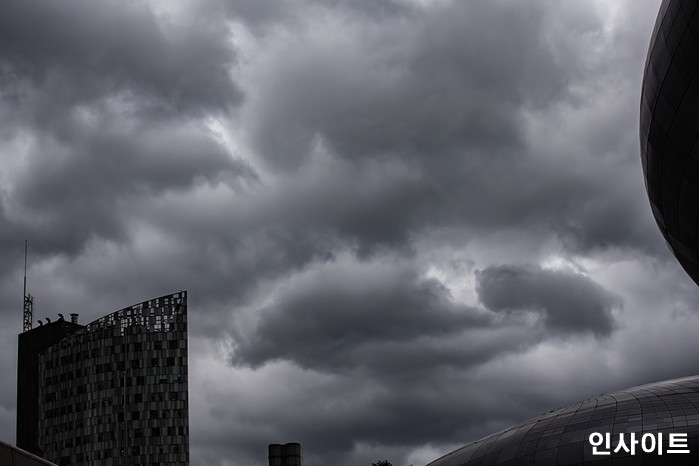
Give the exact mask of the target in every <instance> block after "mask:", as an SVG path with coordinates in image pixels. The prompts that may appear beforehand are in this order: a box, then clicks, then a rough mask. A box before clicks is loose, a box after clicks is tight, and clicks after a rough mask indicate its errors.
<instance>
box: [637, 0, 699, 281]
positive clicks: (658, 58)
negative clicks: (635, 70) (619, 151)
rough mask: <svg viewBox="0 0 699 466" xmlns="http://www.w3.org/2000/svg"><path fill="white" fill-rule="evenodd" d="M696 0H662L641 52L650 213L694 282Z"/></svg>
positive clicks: (698, 192) (698, 96) (698, 163)
mask: <svg viewBox="0 0 699 466" xmlns="http://www.w3.org/2000/svg"><path fill="white" fill-rule="evenodd" d="M698 8H699V0H665V1H663V3H662V5H661V7H660V12H659V14H658V18H657V20H656V22H655V27H654V29H653V34H652V38H651V42H650V47H649V49H648V56H647V58H646V66H645V71H644V76H643V88H642V96H641V109H640V115H641V119H640V120H641V121H640V140H641V161H642V164H643V173H644V176H645V181H646V190H647V191H648V197H649V199H650V205H651V208H652V211H653V216H654V217H655V220H656V222H657V224H658V227H659V228H660V231H661V232H662V234H663V236H664V237H665V240H666V242H667V244H668V246H669V247H670V249H671V250H672V252H673V254H674V255H675V257H677V259H678V260H679V262H680V264H681V265H682V267H683V268H684V269H685V271H686V272H687V273H688V274H689V276H690V277H692V279H693V280H694V281H695V282H696V283H698V284H699V254H698V251H699V246H698V244H699V243H698V239H699V235H698V234H697V226H698V221H699V145H698V144H697V136H698V135H699V74H698V73H697V70H699V14H698V11H697V10H698Z"/></svg>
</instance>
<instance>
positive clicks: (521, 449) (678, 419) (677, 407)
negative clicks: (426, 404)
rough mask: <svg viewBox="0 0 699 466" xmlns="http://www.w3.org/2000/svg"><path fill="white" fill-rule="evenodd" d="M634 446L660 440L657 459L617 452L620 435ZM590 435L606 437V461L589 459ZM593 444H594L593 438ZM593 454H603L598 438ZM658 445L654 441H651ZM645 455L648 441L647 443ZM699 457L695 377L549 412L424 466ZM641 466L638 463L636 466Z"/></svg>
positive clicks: (598, 461)
mask: <svg viewBox="0 0 699 466" xmlns="http://www.w3.org/2000/svg"><path fill="white" fill-rule="evenodd" d="M632 432H633V433H634V434H635V435H636V436H637V437H636V438H637V440H639V441H640V440H641V436H642V435H643V434H647V433H652V434H653V435H654V436H655V438H656V439H657V438H658V437H657V436H658V435H659V434H662V437H661V438H662V442H663V446H662V453H663V454H662V455H661V456H659V455H658V451H657V444H656V446H655V448H654V451H652V452H644V451H643V450H642V446H641V444H640V443H639V444H637V445H636V446H635V448H636V450H635V455H633V456H632V455H631V452H630V451H629V452H626V451H625V450H624V449H623V448H621V449H620V450H619V452H617V453H614V450H615V449H616V448H617V447H618V446H619V435H620V434H622V435H623V436H624V441H625V445H626V446H627V447H629V448H630V445H631V433H632ZM594 433H600V434H603V433H610V434H611V436H610V439H611V441H610V448H609V449H608V451H609V452H610V454H609V455H601V454H598V455H594V454H593V450H592V445H591V443H590V441H589V439H590V435H591V434H594ZM671 433H674V434H677V433H683V434H685V433H686V434H687V436H686V442H685V444H686V448H685V449H687V450H689V451H690V452H689V453H688V454H687V453H669V452H668V451H667V450H668V445H669V435H670V434H671ZM594 440H595V442H596V443H597V440H598V438H597V437H595V439H594ZM599 440H601V441H602V442H601V445H600V446H599V447H598V452H602V451H604V450H605V448H604V447H605V441H604V438H603V437H601V438H599ZM656 441H657V440H656ZM646 447H647V450H648V449H650V439H647V442H646ZM697 454H699V376H694V377H687V378H684V379H675V380H668V381H665V382H657V383H651V384H648V385H641V386H638V387H634V388H629V389H626V390H621V391H618V392H614V393H610V394H608V395H600V396H597V397H594V398H590V399H589V400H585V401H581V402H579V403H576V404H574V405H570V406H568V407H565V408H561V409H558V410H556V411H551V412H550V413H547V414H543V415H541V416H539V417H536V418H534V419H531V420H529V421H526V422H523V423H521V424H518V425H516V426H513V427H510V428H509V429H505V430H502V431H500V432H497V433H495V434H492V435H489V436H488V437H485V438H483V439H481V440H478V441H477V442H474V443H471V444H469V445H466V446H465V447H462V448H460V449H458V450H455V451H453V452H451V453H449V454H448V455H445V456H443V457H441V458H439V459H438V460H436V461H433V462H431V463H430V464H429V465H428V466H466V465H469V466H472V465H503V466H504V465H522V464H543V465H548V464H557V465H583V464H594V465H598V466H602V465H612V464H615V465H617V464H678V465H679V464H688V460H690V459H694V458H696V456H697ZM641 461H642V463H641Z"/></svg>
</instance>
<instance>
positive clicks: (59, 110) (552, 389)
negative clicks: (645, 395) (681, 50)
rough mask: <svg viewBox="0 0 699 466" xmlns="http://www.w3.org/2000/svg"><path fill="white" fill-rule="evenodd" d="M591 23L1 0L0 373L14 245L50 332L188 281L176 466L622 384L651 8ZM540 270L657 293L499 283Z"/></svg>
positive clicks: (539, 281) (339, 3) (256, 458)
mask: <svg viewBox="0 0 699 466" xmlns="http://www.w3.org/2000/svg"><path fill="white" fill-rule="evenodd" d="M651 1H652V0H651ZM597 3H600V2H595V6H592V5H593V4H592V3H591V2H557V1H548V0H525V1H501V0H494V1H478V0H474V1H436V2H418V1H398V0H396V1H391V0H381V1H363V0H362V1H345V0H332V1H320V0H318V1H315V0H308V1H305V0H290V1H284V2H260V1H250V0H231V1H225V2H224V1H220V2H187V1H184V2H170V1H169V0H165V1H163V2H153V4H152V5H150V4H147V3H143V2H139V1H135V2H131V1H127V2H113V1H104V2H89V1H87V0H81V1H78V0H66V1H61V2H49V3H46V4H44V3H41V5H39V2H36V1H29V2H17V1H10V2H6V5H4V7H3V12H2V15H0V104H1V105H0V142H1V143H2V144H3V146H2V148H3V149H2V151H1V152H0V154H2V157H3V159H4V160H3V162H7V163H4V164H3V165H2V166H1V167H0V180H2V186H0V248H2V250H1V251H0V252H1V253H2V255H3V256H2V257H3V259H5V260H3V261H2V264H0V268H2V272H1V273H2V275H1V276H2V281H0V290H3V291H2V296H1V297H0V303H1V304H2V305H3V307H2V309H3V312H4V315H8V316H14V317H13V318H15V319H16V320H17V323H16V324H14V327H12V328H10V326H7V327H6V328H5V330H4V331H5V332H6V333H5V337H6V338H5V339H6V341H9V342H10V343H8V345H10V346H7V348H8V349H7V351H3V352H2V354H5V356H6V357H5V359H4V360H3V361H4V362H3V364H4V366H3V368H4V369H5V371H6V372H8V373H10V372H12V370H11V369H8V367H10V366H11V365H12V364H14V363H15V362H16V358H14V357H13V356H12V354H11V353H12V352H11V344H13V343H12V342H13V341H15V338H16V335H15V334H14V333H15V330H13V329H14V328H20V326H21V321H20V317H21V316H20V314H19V313H18V312H17V306H18V303H17V296H18V289H20V288H21V269H22V242H23V240H24V239H25V238H29V239H30V277H31V280H30V288H31V290H30V291H31V292H32V293H33V294H37V295H39V296H38V299H37V302H38V303H39V306H40V309H41V312H40V313H41V315H54V314H55V312H63V313H66V312H72V311H70V310H71V309H76V308H79V309H83V311H81V319H83V317H84V318H85V319H86V320H87V319H89V318H97V317H99V316H101V315H104V314H106V313H108V312H110V311H113V310H115V309H119V308H121V307H123V306H126V305H129V304H132V303H133V302H138V300H142V299H148V298H150V297H153V296H156V295H159V294H164V293H168V292H172V291H175V290H177V289H179V288H185V289H188V290H189V293H190V294H189V296H190V309H191V313H190V344H191V345H190V358H191V359H190V374H191V376H190V384H191V385H190V389H191V391H190V395H191V404H190V409H191V411H190V419H191V421H192V429H191V432H192V451H193V455H192V459H193V464H194V463H197V462H198V463H202V464H212V465H217V464H218V465H221V464H224V463H225V461H226V459H225V458H232V457H235V458H239V459H240V462H241V463H245V464H255V463H256V462H257V463H260V464H262V463H264V459H265V455H266V453H265V447H266V444H267V443H270V442H277V441H282V442H284V441H293V440H301V441H302V443H303V444H304V448H305V453H306V462H307V463H308V464H309V466H314V465H319V464H336V465H338V466H350V465H356V464H369V463H370V461H376V460H377V459H379V458H381V457H388V458H389V459H391V460H392V461H393V464H403V463H405V464H408V463H409V462H414V463H415V464H419V461H416V460H410V461H409V460H408V454H409V452H410V451H411V450H412V451H414V450H417V449H420V448H424V447H425V446H431V447H432V448H436V449H437V450H439V451H442V450H443V449H445V448H446V446H448V445H451V444H458V443H465V442H467V441H470V440H473V439H475V438H478V437H480V436H482V435H485V434H487V433H489V432H491V431H494V430H498V429H499V428H504V427H506V426H507V425H510V424H513V423H515V422H518V421H521V420H523V419H524V418H527V417H530V416H533V415H535V414H541V413H542V412H543V411H548V410H549V409H552V408H554V407H558V406H561V405H563V404H567V403H570V402H573V401H576V400H577V399H582V398H584V397H586V396H589V395H590V390H592V391H593V393H597V392H598V391H599V390H600V388H599V387H600V386H604V387H608V388H609V389H612V388H621V387H623V386H624V385H629V384H627V383H625V382H626V381H628V376H627V372H625V371H627V370H628V369H627V368H628V367H631V366H633V364H631V365H629V364H627V362H628V361H629V360H634V361H635V360H645V359H641V358H636V355H635V354H631V355H628V354H626V355H625V356H624V357H621V356H619V355H620V354H624V353H623V351H624V350H620V349H619V348H618V347H617V346H615V345H618V346H623V347H625V348H626V347H627V346H628V344H627V343H624V340H623V339H620V338H621V337H620V335H622V336H626V338H629V339H632V338H633V339H634V340H638V339H637V334H634V335H630V336H629V334H628V332H626V328H625V327H622V326H620V327H619V328H618V329H617V327H616V322H615V321H614V319H613V318H612V311H613V310H614V311H615V314H614V315H616V311H617V310H618V311H619V313H620V314H622V315H623V316H624V317H627V316H633V319H629V320H628V321H629V322H633V323H634V325H635V324H638V325H639V329H640V330H639V332H643V329H644V328H647V327H643V325H645V324H644V322H645V321H644V318H643V316H644V315H645V314H644V312H647V309H646V308H645V307H644V306H646V304H645V303H642V302H641V304H639V305H634V306H630V305H627V307H625V308H624V309H620V306H621V304H620V303H621V302H622V301H621V298H618V297H616V296H615V295H613V294H611V293H610V292H608V291H606V290H608V289H609V290H612V289H613V290H614V291H615V292H616V291H617V286H618V285H620V286H618V288H619V289H620V290H622V291H619V293H621V294H623V293H626V294H624V295H623V296H624V302H627V303H628V302H629V301H628V298H629V295H630V294H634V293H636V291H634V290H636V289H637V288H643V289H644V291H646V292H647V290H648V288H649V287H648V286H646V285H647V284H648V283H651V282H655V279H654V277H653V276H652V274H651V272H652V271H653V270H655V268H656V267H657V269H658V270H659V271H658V272H657V273H658V274H660V275H662V277H664V279H665V282H664V283H666V284H667V283H669V282H672V283H674V282H676V281H677V280H675V278H676V275H672V276H670V275H668V274H667V273H666V271H664V269H663V267H665V266H666V264H667V261H668V260H669V258H668V256H667V251H666V250H665V249H664V247H663V245H662V239H661V237H660V235H659V233H658V232H657V229H656V227H655V225H654V224H653V220H652V216H651V215H650V211H649V210H648V203H647V199H646V197H645V192H644V191H643V184H642V178H641V171H640V163H639V161H638V155H637V144H638V140H637V139H638V138H637V123H636V122H637V117H636V116H634V112H636V111H637V108H638V96H637V92H636V89H637V88H638V86H639V85H640V78H639V79H637V78H636V77H635V76H637V75H638V74H639V73H640V70H641V68H642V61H643V57H644V54H645V50H642V49H644V47H645V43H644V42H645V41H647V38H648V37H649V33H650V31H649V30H648V31H647V34H648V36H647V35H646V32H645V31H641V29H642V26H639V24H641V23H643V21H644V20H643V18H644V15H645V13H647V11H645V12H644V11H642V10H644V8H645V10H648V11H650V10H653V9H654V8H655V7H656V6H655V5H652V7H650V8H649V7H648V4H649V2H648V1H646V2H645V3H644V5H645V7H641V6H639V5H640V4H641V3H643V2H640V1H639V2H634V3H633V5H631V4H630V3H629V5H628V6H633V8H628V9H627V10H633V11H632V12H629V11H626V10H624V8H621V10H622V11H624V14H623V15H619V16H618V18H616V19H615V20H614V21H615V22H612V23H610V22H609V21H607V20H606V19H605V17H604V15H605V14H607V13H608V12H607V11H606V10H605V9H604V8H602V7H598V6H597ZM151 6H152V8H151ZM622 6H623V5H622ZM631 15H634V16H631ZM650 16H651V17H650V19H648V20H647V22H648V23H651V22H652V19H653V18H654V12H652V13H651V15H650ZM627 18H630V19H627ZM610 25H611V26H610ZM229 26H231V28H230V29H229ZM609 27H612V29H613V31H612V32H613V34H614V35H613V36H607V33H608V28H609ZM625 31H632V33H631V36H628V35H625V34H626V32H625ZM639 31H641V32H639ZM639 44H641V45H639ZM619 54H621V55H622V56H619ZM212 128H223V130H222V131H223V132H226V131H228V132H227V133H226V134H225V135H222V134H219V133H218V131H219V130H218V129H215V130H212ZM222 136H226V137H227V138H226V137H222ZM238 151H239V152H238ZM663 254H665V255H663ZM551 257H554V258H560V259H562V260H563V261H566V262H573V263H576V261H578V260H580V261H589V262H592V263H596V264H599V263H602V264H605V265H609V266H610V267H613V266H616V265H617V262H616V261H617V260H619V261H622V262H623V261H629V263H630V264H631V265H628V269H624V270H633V269H634V267H642V268H643V270H644V271H647V273H648V274H649V275H648V277H646V278H644V280H646V281H643V280H640V281H637V282H636V281H634V280H636V279H637V277H635V276H634V275H635V274H633V273H629V274H619V276H612V274H607V275H604V273H605V272H604V270H603V271H602V272H600V269H604V268H605V267H604V266H598V267H597V269H596V273H597V275H595V274H593V273H592V272H591V278H586V277H583V276H580V275H575V274H572V273H567V272H560V271H552V270H546V269H542V268H540V267H539V266H536V265H531V266H499V267H498V266H493V267H488V265H489V264H493V263H502V264H511V263H523V262H524V263H527V262H531V263H544V262H545V261H546V260H547V259H549V258H551ZM495 258H497V260H496V259H495ZM458 261H464V262H468V263H469V264H470V265H469V266H468V267H461V268H459V267H452V266H451V264H452V262H458ZM605 261H606V262H605ZM634 261H637V262H634ZM486 267H487V268H486ZM477 268H480V269H484V270H483V271H482V272H480V273H479V275H478V276H477V280H476V283H477V289H474V288H473V278H474V275H473V269H477ZM652 273H656V272H652ZM677 273H679V272H677ZM600 274H601V275H603V276H604V277H605V278H604V279H602V278H600V276H599V275H600ZM627 276H628V277H631V278H628V277H627ZM428 277H431V278H428ZM435 277H436V278H435ZM668 277H670V278H668ZM688 283H689V282H688ZM668 289H671V290H672V293H674V294H675V295H680V294H681V295H682V296H684V297H685V299H674V298H673V299H667V298H665V297H661V296H660V295H659V294H658V295H657V296H656V297H657V302H655V301H653V307H654V308H657V309H665V308H672V307H673V306H675V303H677V302H681V303H684V304H683V306H686V307H687V308H690V307H691V303H693V302H694V301H693V300H692V299H687V298H686V296H689V295H691V293H692V290H694V288H692V289H691V290H689V289H685V288H682V287H674V288H668ZM629 290H631V291H629ZM474 293H477V294H474ZM477 298H480V299H481V302H482V303H483V304H484V305H485V306H486V307H487V309H483V308H479V307H478V305H477ZM639 301H643V300H639ZM86 303H91V304H90V306H86ZM634 304H637V303H636V302H635V301H634ZM630 308H632V309H630ZM657 309H653V313H655V312H656V311H657ZM520 311H522V312H520ZM88 313H91V314H90V315H89V316H88ZM639 315H640V316H641V317H639ZM532 317H534V318H532ZM684 318H685V317H682V319H684ZM655 319H656V316H655V314H653V320H655ZM10 320H11V319H10ZM625 322H626V321H625ZM678 322H685V321H684V320H681V319H680V318H679V317H678ZM666 323H667V325H668V326H670V327H671V325H672V321H671V320H668V321H667V322H666ZM629 325H630V324H629ZM678 325H680V324H678ZM694 328H695V327H694ZM613 330H615V331H613ZM624 332H626V333H624ZM687 333H690V332H687ZM571 334H575V335H576V338H575V339H574V341H575V342H576V343H575V344H576V345H578V344H579V345H580V348H584V349H580V350H579V351H580V352H583V351H584V352H587V353H589V354H584V355H582V356H580V357H579V359H576V358H577V357H578V354H577V353H578V349H576V348H577V346H576V347H575V348H572V347H571V348H568V347H563V346H564V344H563V341H564V340H565V342H566V344H567V342H568V341H569V340H571V339H561V338H560V336H561V335H564V336H570V335H571ZM593 336H605V337H608V338H597V339H595V338H593ZM683 341H684V340H683ZM687 341H691V340H689V339H688V340H687ZM676 346H677V350H676V351H675V353H673V354H680V350H681V349H682V348H683V347H684V346H683V344H682V343H681V342H679V341H678V342H677V345H676ZM3 348H4V347H3ZM630 348H631V349H632V350H633V351H631V353H633V352H635V351H640V349H639V348H638V347H637V346H634V345H631V346H630ZM655 350H656V348H654V351H655ZM665 350H666V348H663V349H662V351H661V350H659V349H658V350H657V352H658V355H657V360H661V359H662V357H663V355H665V354H666V353H665ZM626 351H627V353H629V351H628V349H627V350H626ZM553 353H555V354H556V356H557V357H556V358H552V357H551V354H553ZM571 354H572V355H571ZM8 355H9V356H8ZM561 355H564V356H567V357H568V358H569V359H571V360H572V361H573V363H570V364H566V365H565V367H563V365H561V363H560V361H559V356H561ZM617 357H618V358H621V362H620V363H619V364H620V365H624V364H625V366H624V367H622V368H621V369H620V368H619V367H613V363H612V362H610V361H615V360H616V359H615V358H617ZM593 358H596V359H593ZM624 358H626V359H624ZM654 360H655V359H654ZM194 361H196V362H194ZM600 361H603V362H604V363H601V362H600ZM604 364H610V367H605V366H604ZM673 364H674V363H673ZM569 367H575V372H574V373H571V371H570V370H569V369H568V368H569ZM673 367H675V368H676V367H678V366H677V365H676V364H675V365H674V366H673ZM681 367H689V366H688V365H687V364H685V365H684V366H681ZM585 368H587V370H588V371H589V372H588V373H589V375H590V376H589V377H585V378H584V379H585V381H586V382H585V383H581V382H580V381H579V380H580V379H581V377H579V373H578V372H579V371H580V370H583V369H585ZM643 370H645V371H646V372H643V371H641V370H640V369H638V373H639V374H640V373H642V374H644V375H645V374H648V373H649V372H648V371H650V369H648V368H647V367H645V368H644V369H643ZM669 371H670V369H668V372H667V373H670V372H669ZM665 373H666V372H663V374H665ZM600 374H601V375H600ZM601 379H604V381H602V382H600V380H601ZM638 382H643V380H639V381H638ZM612 383H618V384H619V386H614V387H612V386H608V385H604V384H612ZM585 384H588V385H585ZM6 385H7V384H5V385H0V389H1V390H2V391H3V393H4V394H5V395H4V396H3V397H2V399H0V406H7V407H11V406H12V404H13V402H12V401H8V400H12V399H14V393H10V392H12V388H11V387H10V388H7V387H6ZM0 416H4V417H2V419H5V418H8V419H9V418H11V417H12V416H11V413H9V414H8V413H3V412H0ZM7 425H8V426H10V427H9V428H7V429H6V430H5V431H4V432H0V434H2V435H0V437H2V438H12V433H11V432H10V431H9V430H8V429H11V428H12V427H11V426H12V424H11V423H7ZM384 452H385V453H386V454H384ZM443 452H445V451H443ZM389 453H390V456H389ZM436 456H438V455H436ZM436 456H434V457H436ZM434 457H431V458H425V461H424V462H427V460H428V459H434Z"/></svg>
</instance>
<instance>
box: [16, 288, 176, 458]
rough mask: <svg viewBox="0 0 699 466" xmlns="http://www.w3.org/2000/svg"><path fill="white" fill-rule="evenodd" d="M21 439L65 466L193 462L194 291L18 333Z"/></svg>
mask: <svg viewBox="0 0 699 466" xmlns="http://www.w3.org/2000/svg"><path fill="white" fill-rule="evenodd" d="M17 446H18V447H19V448H22V449H25V450H27V451H30V452H40V453H42V454H43V457H44V458H46V459H48V460H50V461H52V462H54V463H56V464H58V465H61V466H62V465H101V466H118V465H168V466H186V465H188V464H189V410H188V389H187V292H186V291H180V292H178V293H174V294H171V295H167V296H162V297H160V298H156V299H152V300H149V301H144V302H142V303H140V304H136V305H133V306H130V307H127V308H125V309H121V310H119V311H116V312H114V313H112V314H109V315H107V316H105V317H102V318H101V319H98V320H96V321H94V322H92V323H89V324H87V325H84V326H83V325H80V324H78V322H77V314H73V315H71V321H70V322H68V321H65V320H63V319H60V320H58V321H56V322H50V323H46V324H43V325H41V326H39V327H37V328H33V329H30V330H27V331H25V332H23V333H21V334H20V335H19V359H18V377H17Z"/></svg>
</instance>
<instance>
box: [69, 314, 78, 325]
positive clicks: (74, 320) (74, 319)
mask: <svg viewBox="0 0 699 466" xmlns="http://www.w3.org/2000/svg"><path fill="white" fill-rule="evenodd" d="M70 322H71V323H73V324H77V323H78V314H76V313H75V312H73V313H72V314H71V315H70Z"/></svg>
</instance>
